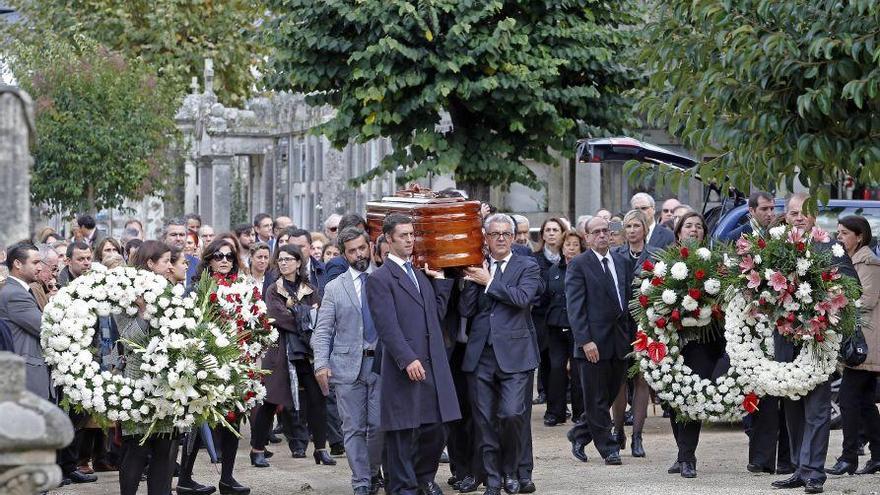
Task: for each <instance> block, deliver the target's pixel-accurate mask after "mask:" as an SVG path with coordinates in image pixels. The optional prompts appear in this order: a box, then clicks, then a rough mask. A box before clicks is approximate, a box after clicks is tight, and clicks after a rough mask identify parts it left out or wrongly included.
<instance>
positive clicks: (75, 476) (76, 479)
mask: <svg viewBox="0 0 880 495" xmlns="http://www.w3.org/2000/svg"><path fill="white" fill-rule="evenodd" d="M65 478H67V479H69V480H70V482H71V483H93V482H95V481H98V477H97V476H95V475H94V474H85V473H81V472H79V471H71V472H69V473H67V476H65Z"/></svg>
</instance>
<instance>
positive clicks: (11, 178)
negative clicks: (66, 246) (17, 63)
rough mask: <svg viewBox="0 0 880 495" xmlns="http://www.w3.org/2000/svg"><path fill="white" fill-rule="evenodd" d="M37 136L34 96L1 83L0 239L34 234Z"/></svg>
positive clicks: (11, 240)
mask: <svg viewBox="0 0 880 495" xmlns="http://www.w3.org/2000/svg"><path fill="white" fill-rule="evenodd" d="M34 136H35V135H34V110H33V105H32V103H31V98H30V96H28V94H27V93H25V92H24V91H22V90H20V89H18V88H15V87H12V86H3V85H0V191H3V194H0V211H2V212H3V215H2V218H0V239H2V240H3V241H4V242H6V243H9V244H12V243H13V242H16V241H19V240H21V239H26V238H28V237H30V227H31V226H30V223H31V222H30V219H31V210H30V207H31V203H30V198H31V192H30V169H31V165H32V164H33V158H32V157H31V154H30V146H31V144H33V140H34Z"/></svg>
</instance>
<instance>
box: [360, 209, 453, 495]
mask: <svg viewBox="0 0 880 495" xmlns="http://www.w3.org/2000/svg"><path fill="white" fill-rule="evenodd" d="M382 233H383V234H385V237H386V239H388V243H389V245H390V246H391V252H390V253H389V254H388V260H387V261H386V263H384V264H383V265H382V266H381V267H380V268H379V269H377V270H375V271H374V272H373V274H372V275H370V277H369V278H368V279H367V301H368V305H369V307H370V314H371V315H372V316H373V322H374V324H375V326H376V331H377V332H378V334H379V342H381V344H382V349H383V351H382V372H381V373H382V374H381V387H382V390H384V392H383V393H382V397H381V398H380V418H381V419H380V424H381V429H382V430H383V431H384V432H385V462H383V464H384V465H385V469H386V473H385V474H386V476H387V485H386V489H387V491H388V493H390V494H393V495H422V494H424V495H442V493H443V492H442V490H441V489H440V487H439V486H438V485H437V483H435V482H434V476H435V475H436V474H437V467H438V465H439V463H440V455H441V453H442V452H443V446H444V444H445V443H446V425H445V424H444V423H448V422H450V421H455V420H457V419H459V418H460V417H461V413H460V412H459V408H458V399H457V398H456V394H455V386H454V385H453V382H452V373H451V372H450V369H449V361H448V360H447V356H446V347H445V345H444V342H443V330H442V327H441V325H440V319H441V318H443V317H444V315H445V314H446V306H447V303H448V300H449V294H450V292H451V290H452V285H453V281H452V280H446V279H445V277H444V276H443V273H442V272H436V271H433V270H431V269H430V268H429V267H427V266H425V267H424V271H422V270H418V269H416V268H414V267H413V265H412V262H411V261H410V257H411V256H412V252H413V246H414V245H415V234H414V229H413V220H412V218H411V217H408V216H406V215H401V214H397V213H393V214H390V215H388V216H387V217H385V221H384V222H383V224H382ZM429 277H431V278H433V279H434V280H433V281H432V280H431V278H429Z"/></svg>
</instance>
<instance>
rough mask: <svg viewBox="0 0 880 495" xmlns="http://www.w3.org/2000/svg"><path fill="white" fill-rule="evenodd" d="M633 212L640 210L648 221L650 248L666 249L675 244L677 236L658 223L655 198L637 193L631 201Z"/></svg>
mask: <svg viewBox="0 0 880 495" xmlns="http://www.w3.org/2000/svg"><path fill="white" fill-rule="evenodd" d="M629 205H630V206H631V207H632V209H633V210H640V211H641V212H642V213H644V214H645V218H647V219H648V223H649V224H648V247H650V248H654V249H664V248H665V247H666V246H668V245H670V244H672V243H673V242H675V234H673V233H672V231H671V230H669V229H668V228H666V227H664V226H663V225H660V224H659V223H657V206H656V204H655V203H654V198H652V197H651V195H650V194H648V193H643V192H640V193H635V194H633V197H632V199H630V200H629Z"/></svg>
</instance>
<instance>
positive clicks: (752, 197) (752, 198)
mask: <svg viewBox="0 0 880 495" xmlns="http://www.w3.org/2000/svg"><path fill="white" fill-rule="evenodd" d="M762 198H763V199H765V200H767V201H770V202H771V203H772V202H773V195H772V194H770V193H768V192H767V191H755V192H753V193H752V194H749V208H751V209H753V210H754V209H755V208H757V207H758V200H759V199H762Z"/></svg>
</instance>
